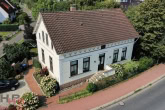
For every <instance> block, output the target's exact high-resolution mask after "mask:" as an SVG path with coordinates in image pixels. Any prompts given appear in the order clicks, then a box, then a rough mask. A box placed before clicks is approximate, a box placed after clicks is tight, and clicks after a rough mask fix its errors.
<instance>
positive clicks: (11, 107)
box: [7, 104, 17, 110]
mask: <svg viewBox="0 0 165 110" xmlns="http://www.w3.org/2000/svg"><path fill="white" fill-rule="evenodd" d="M7 110H17V108H16V106H15V105H12V104H10V105H9V106H8V108H7Z"/></svg>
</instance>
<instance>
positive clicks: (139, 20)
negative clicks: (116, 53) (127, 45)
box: [126, 0, 165, 60]
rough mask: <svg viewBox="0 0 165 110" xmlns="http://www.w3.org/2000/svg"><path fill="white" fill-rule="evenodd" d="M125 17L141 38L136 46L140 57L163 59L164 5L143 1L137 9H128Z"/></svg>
mask: <svg viewBox="0 0 165 110" xmlns="http://www.w3.org/2000/svg"><path fill="white" fill-rule="evenodd" d="M126 15H127V16H128V18H129V19H130V20H131V22H132V23H133V25H134V27H135V28H136V30H137V31H138V32H139V34H140V35H141V36H142V37H141V38H140V40H139V45H138V47H140V52H141V55H146V56H151V57H154V58H155V59H157V60H160V59H164V58H165V51H164V50H165V45H164V44H165V43H164V37H165V36H164V34H165V3H164V2H163V1H162V0H145V1H144V2H143V3H141V4H140V5H139V6H137V7H133V8H129V9H128V11H127V12H126Z"/></svg>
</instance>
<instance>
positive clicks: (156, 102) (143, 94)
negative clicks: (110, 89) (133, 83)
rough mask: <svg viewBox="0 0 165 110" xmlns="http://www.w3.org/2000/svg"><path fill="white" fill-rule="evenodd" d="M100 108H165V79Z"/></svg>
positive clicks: (162, 109) (140, 109) (143, 109)
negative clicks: (118, 101)
mask: <svg viewBox="0 0 165 110" xmlns="http://www.w3.org/2000/svg"><path fill="white" fill-rule="evenodd" d="M122 102H123V103H124V105H121V104H119V103H116V104H114V105H111V106H108V107H106V108H104V109H102V110H165V79H162V80H161V81H159V82H158V83H156V84H154V85H152V86H151V87H149V88H147V89H146V90H143V91H140V92H138V93H136V94H135V95H133V96H131V97H129V98H128V99H125V100H123V101H121V102H120V103H122Z"/></svg>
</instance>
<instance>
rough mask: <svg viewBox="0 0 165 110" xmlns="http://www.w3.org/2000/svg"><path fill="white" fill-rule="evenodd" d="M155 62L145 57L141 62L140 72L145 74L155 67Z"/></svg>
mask: <svg viewBox="0 0 165 110" xmlns="http://www.w3.org/2000/svg"><path fill="white" fill-rule="evenodd" d="M153 64H154V61H153V59H152V58H148V57H143V58H140V60H139V72H143V71H145V70H147V69H149V68H150V67H151V66H153Z"/></svg>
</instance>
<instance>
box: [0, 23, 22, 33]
mask: <svg viewBox="0 0 165 110" xmlns="http://www.w3.org/2000/svg"><path fill="white" fill-rule="evenodd" d="M18 29H19V25H17V24H0V31H16V30H18Z"/></svg>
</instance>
